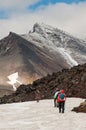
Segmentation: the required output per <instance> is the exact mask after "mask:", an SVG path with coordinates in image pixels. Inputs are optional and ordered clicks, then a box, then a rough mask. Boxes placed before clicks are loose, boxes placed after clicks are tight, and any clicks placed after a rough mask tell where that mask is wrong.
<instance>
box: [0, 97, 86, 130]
mask: <svg viewBox="0 0 86 130" xmlns="http://www.w3.org/2000/svg"><path fill="white" fill-rule="evenodd" d="M81 101H83V99H80V98H67V101H66V110H65V113H64V114H62V113H58V108H54V107H53V100H41V101H40V102H39V103H37V102H35V101H32V102H23V103H13V104H5V105H0V130H55V129H57V130H59V129H60V130H86V114H84V113H75V112H72V111H71V109H72V108H73V107H75V106H78V105H79V104H80V102H81Z"/></svg>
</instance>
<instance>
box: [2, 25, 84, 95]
mask: <svg viewBox="0 0 86 130" xmlns="http://www.w3.org/2000/svg"><path fill="white" fill-rule="evenodd" d="M83 63H86V43H85V42H83V41H82V40H79V39H77V38H74V37H72V36H70V35H68V34H66V33H64V32H63V31H61V30H59V29H56V28H53V27H51V26H48V25H44V24H35V25H34V26H33V30H32V31H30V32H29V33H28V34H24V35H18V34H16V33H12V32H11V33H10V34H9V35H8V36H7V37H6V38H4V39H2V40H0V68H1V69H0V88H1V89H2V86H4V88H6V89H9V90H12V86H9V85H8V83H7V81H8V79H7V76H8V75H10V74H12V73H15V72H18V73H19V78H18V80H19V81H21V82H22V83H24V84H25V83H26V84H27V83H32V82H33V81H34V80H36V79H38V78H41V77H43V76H46V75H47V74H51V73H52V72H57V71H60V70H62V69H63V68H71V67H72V66H76V65H78V64H83ZM4 90H5V89H3V91H4ZM5 94H6V93H5Z"/></svg>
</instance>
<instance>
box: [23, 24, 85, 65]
mask: <svg viewBox="0 0 86 130" xmlns="http://www.w3.org/2000/svg"><path fill="white" fill-rule="evenodd" d="M23 37H24V38H26V39H27V40H29V41H31V42H33V44H35V45H37V46H39V47H41V48H47V49H48V50H49V51H50V52H51V53H54V54H56V53H59V54H60V55H61V56H62V57H63V58H64V59H65V60H66V62H67V63H68V64H69V65H70V66H71V67H72V66H75V65H78V64H83V63H86V42H84V41H83V40H80V39H78V38H75V37H73V36H71V35H69V34H66V33H65V32H63V31H61V30H59V29H57V28H53V27H51V26H48V25H45V24H38V23H36V24H35V25H34V26H33V30H32V31H30V32H29V33H28V34H26V35H23Z"/></svg>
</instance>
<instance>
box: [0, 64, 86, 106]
mask: <svg viewBox="0 0 86 130" xmlns="http://www.w3.org/2000/svg"><path fill="white" fill-rule="evenodd" d="M57 88H59V89H64V90H65V93H66V95H67V96H68V97H80V98H86V64H84V65H79V66H76V67H73V68H71V69H63V70H62V72H57V73H53V74H52V75H48V76H46V77H43V78H41V79H38V80H36V81H34V82H33V84H29V85H21V86H20V87H18V89H17V91H16V92H15V93H13V94H11V95H8V96H4V97H2V98H0V103H1V104H3V103H12V102H20V101H21V102H24V101H32V100H36V97H37V93H38V91H39V92H40V93H38V95H39V97H40V99H51V98H53V95H54V93H55V91H56V89H57Z"/></svg>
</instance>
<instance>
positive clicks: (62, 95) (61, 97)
mask: <svg viewBox="0 0 86 130" xmlns="http://www.w3.org/2000/svg"><path fill="white" fill-rule="evenodd" d="M57 101H58V103H59V113H61V112H62V113H64V106H65V101H66V95H65V92H64V90H61V92H60V94H59V95H58V98H57Z"/></svg>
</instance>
